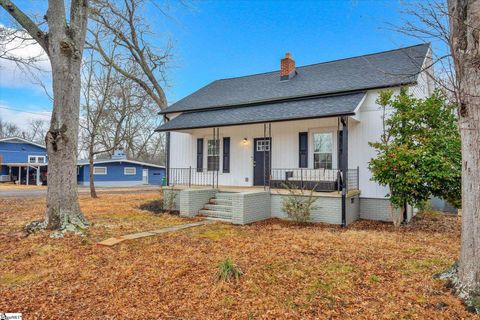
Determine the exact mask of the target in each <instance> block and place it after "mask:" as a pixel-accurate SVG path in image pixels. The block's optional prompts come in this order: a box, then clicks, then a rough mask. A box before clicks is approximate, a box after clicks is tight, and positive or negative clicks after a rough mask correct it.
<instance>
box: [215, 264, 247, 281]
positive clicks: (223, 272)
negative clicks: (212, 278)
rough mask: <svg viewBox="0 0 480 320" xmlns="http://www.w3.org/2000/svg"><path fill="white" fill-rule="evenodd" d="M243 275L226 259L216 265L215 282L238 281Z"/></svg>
mask: <svg viewBox="0 0 480 320" xmlns="http://www.w3.org/2000/svg"><path fill="white" fill-rule="evenodd" d="M242 275H243V272H242V270H241V269H240V268H239V267H238V266H237V265H236V264H235V263H234V262H233V261H232V260H231V259H230V258H227V259H225V260H224V261H222V262H220V263H219V264H218V270H217V280H218V281H220V280H221V281H228V282H229V281H231V280H232V279H235V281H238V280H239V279H240V276H242Z"/></svg>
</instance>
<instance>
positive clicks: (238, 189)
mask: <svg viewBox="0 0 480 320" xmlns="http://www.w3.org/2000/svg"><path fill="white" fill-rule="evenodd" d="M166 188H169V189H173V190H186V189H211V188H212V187H211V186H193V185H192V186H188V185H181V184H178V185H175V186H170V187H166ZM218 190H219V191H220V192H261V191H270V193H272V194H284V195H287V194H288V190H286V189H274V188H271V189H270V190H269V189H268V188H267V189H264V188H263V187H260V186H251V187H241V186H218ZM305 193H306V194H310V192H309V191H307V192H305ZM357 194H360V190H350V191H348V196H354V195H357ZM312 195H313V196H316V197H338V198H339V197H341V196H342V193H341V192H340V191H329V192H313V193H312Z"/></svg>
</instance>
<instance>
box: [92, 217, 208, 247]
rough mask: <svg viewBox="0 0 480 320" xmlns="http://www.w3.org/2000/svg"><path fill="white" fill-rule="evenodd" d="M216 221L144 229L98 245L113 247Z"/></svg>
mask: <svg viewBox="0 0 480 320" xmlns="http://www.w3.org/2000/svg"><path fill="white" fill-rule="evenodd" d="M211 223H215V221H212V220H202V221H199V222H192V223H186V224H179V225H175V226H171V227H165V228H161V229H156V230H151V231H144V232H137V233H131V234H127V235H124V236H121V237H118V238H108V239H106V240H103V241H101V242H98V243H97V244H98V245H101V246H106V247H111V246H114V245H116V244H118V243H120V242H123V241H125V240H133V239H139V238H145V237H151V236H156V235H159V234H162V233H167V232H175V231H178V230H183V229H187V228H192V227H197V226H204V225H207V224H211Z"/></svg>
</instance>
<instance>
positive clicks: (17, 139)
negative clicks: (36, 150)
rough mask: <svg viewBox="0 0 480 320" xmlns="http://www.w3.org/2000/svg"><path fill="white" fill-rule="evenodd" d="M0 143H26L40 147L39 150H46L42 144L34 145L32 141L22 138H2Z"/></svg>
mask: <svg viewBox="0 0 480 320" xmlns="http://www.w3.org/2000/svg"><path fill="white" fill-rule="evenodd" d="M0 142H10V143H15V142H19V143H28V144H31V145H34V146H37V147H40V148H43V149H47V147H45V146H44V145H42V144H39V143H35V142H33V141H29V140H27V139H23V138H20V137H8V138H2V139H0Z"/></svg>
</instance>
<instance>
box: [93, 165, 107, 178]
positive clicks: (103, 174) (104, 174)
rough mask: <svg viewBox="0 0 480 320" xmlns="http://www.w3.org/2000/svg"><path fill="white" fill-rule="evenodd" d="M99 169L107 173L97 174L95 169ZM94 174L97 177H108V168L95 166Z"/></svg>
mask: <svg viewBox="0 0 480 320" xmlns="http://www.w3.org/2000/svg"><path fill="white" fill-rule="evenodd" d="M97 168H101V169H105V173H97V172H95V169H97ZM93 174H94V175H96V176H106V175H107V167H96V166H93Z"/></svg>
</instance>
